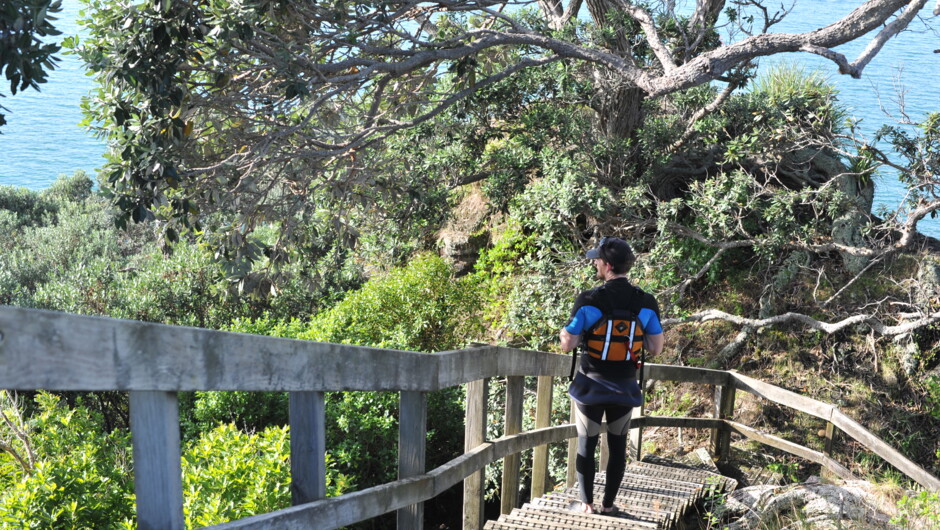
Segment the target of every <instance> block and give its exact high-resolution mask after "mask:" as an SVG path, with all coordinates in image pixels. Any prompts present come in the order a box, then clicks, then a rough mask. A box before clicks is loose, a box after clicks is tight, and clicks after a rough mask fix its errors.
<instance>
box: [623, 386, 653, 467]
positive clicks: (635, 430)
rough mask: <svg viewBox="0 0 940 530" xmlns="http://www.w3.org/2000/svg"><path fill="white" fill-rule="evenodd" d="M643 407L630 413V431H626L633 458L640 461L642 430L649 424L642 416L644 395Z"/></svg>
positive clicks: (641, 455) (636, 408) (644, 398)
mask: <svg viewBox="0 0 940 530" xmlns="http://www.w3.org/2000/svg"><path fill="white" fill-rule="evenodd" d="M643 403H644V406H641V407H635V408H634V409H633V410H631V411H630V430H629V431H628V434H629V437H630V447H633V450H634V451H635V453H634V454H633V455H631V456H633V458H634V459H636V460H638V461H639V460H640V459H642V458H643V428H644V427H646V426H648V425H649V424H648V423H647V422H646V420H647V416H644V415H643V412H644V407H645V403H646V395H645V394H644V395H643ZM629 450H630V449H629V447H628V448H627V451H628V452H627V454H628V455H629Z"/></svg>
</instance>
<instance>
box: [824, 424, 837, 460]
mask: <svg viewBox="0 0 940 530" xmlns="http://www.w3.org/2000/svg"><path fill="white" fill-rule="evenodd" d="M835 440H836V426H835V425H833V424H832V422H831V421H827V422H826V449H825V452H826V454H827V455H829V456H832V446H833V445H834V444H835Z"/></svg>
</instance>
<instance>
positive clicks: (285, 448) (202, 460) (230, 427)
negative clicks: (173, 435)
mask: <svg viewBox="0 0 940 530" xmlns="http://www.w3.org/2000/svg"><path fill="white" fill-rule="evenodd" d="M182 457H183V460H182V467H183V498H184V499H185V501H184V505H183V512H184V514H185V517H186V526H187V528H194V527H203V526H208V525H212V524H219V523H224V522H228V521H232V520H235V519H241V518H243V517H248V516H251V515H256V514H261V513H268V512H273V511H275V510H280V509H283V508H287V507H289V506H290V503H291V494H290V437H289V431H288V429H287V428H286V427H271V428H268V429H265V430H264V431H263V432H261V433H258V434H247V433H245V432H242V431H241V430H239V429H238V428H237V427H236V426H235V425H234V424H231V423H229V424H222V425H219V426H218V427H216V428H214V429H212V430H210V431H208V432H206V433H204V434H203V435H202V436H200V437H199V439H198V440H196V441H194V442H193V443H192V444H190V445H189V446H188V447H187V448H186V450H185V451H184V452H183V455H182ZM327 458H329V455H328V456H327ZM328 466H329V463H328ZM326 486H327V496H336V495H339V494H341V493H343V492H344V491H345V490H346V489H347V488H348V486H349V484H348V481H347V480H346V478H345V477H343V476H342V475H340V474H337V473H335V472H328V473H327V484H326Z"/></svg>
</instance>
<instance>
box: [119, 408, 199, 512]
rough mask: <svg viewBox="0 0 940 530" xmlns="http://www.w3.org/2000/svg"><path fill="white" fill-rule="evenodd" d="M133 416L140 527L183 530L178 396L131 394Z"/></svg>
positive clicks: (135, 480) (135, 481) (135, 476)
mask: <svg viewBox="0 0 940 530" xmlns="http://www.w3.org/2000/svg"><path fill="white" fill-rule="evenodd" d="M130 414H131V435H132V438H133V444H134V492H135V493H136V495H137V526H138V528H140V529H142V530H150V529H153V530H163V529H169V530H184V529H185V528H186V525H185V520H184V518H183V478H182V477H183V474H182V465H181V463H180V424H179V403H178V401H177V398H176V393H175V392H161V391H132V392H131V393H130Z"/></svg>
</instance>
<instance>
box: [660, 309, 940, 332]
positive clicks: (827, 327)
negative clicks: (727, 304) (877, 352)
mask: <svg viewBox="0 0 940 530" xmlns="http://www.w3.org/2000/svg"><path fill="white" fill-rule="evenodd" d="M713 320H721V321H725V322H730V323H732V324H735V325H737V326H740V327H742V328H744V327H750V328H753V329H760V328H764V327H769V326H782V325H786V324H792V323H798V324H802V325H804V326H806V327H808V328H810V329H815V330H819V331H823V332H825V333H827V334H830V335H831V334H833V333H837V332H839V331H841V330H843V329H845V328H848V327H851V326H856V325H860V324H861V325H866V326H868V327H870V328H871V329H872V331H874V332H875V333H878V334H879V335H884V336H894V335H902V334H904V333H910V332H911V331H913V330H915V329H918V328H921V327H923V326H929V325H930V324H933V323H935V322H940V313H931V314H929V315H927V316H923V317H921V318H919V319H917V320H915V321H912V322H906V323H904V324H897V325H894V326H888V325H886V324H884V323H883V322H882V321H881V320H879V319H877V318H875V317H873V316H869V315H855V316H851V317H848V318H846V319H843V320H840V321H838V322H834V323H827V322H822V321H819V320H816V319H815V318H813V317H811V316H808V315H804V314H802V313H793V312H790V313H784V314H782V315H776V316H773V317H769V318H762V319H754V318H745V317H741V316H737V315H732V314H730V313H725V312H724V311H719V310H717V309H706V310H705V311H700V312H698V313H695V314H694V315H689V316H687V317H682V318H667V319H664V320H663V325H664V326H674V325H679V324H687V323H690V322H709V321H713Z"/></svg>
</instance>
